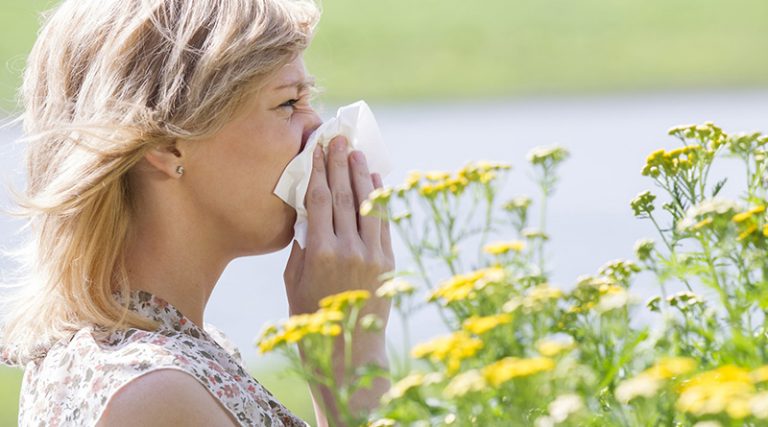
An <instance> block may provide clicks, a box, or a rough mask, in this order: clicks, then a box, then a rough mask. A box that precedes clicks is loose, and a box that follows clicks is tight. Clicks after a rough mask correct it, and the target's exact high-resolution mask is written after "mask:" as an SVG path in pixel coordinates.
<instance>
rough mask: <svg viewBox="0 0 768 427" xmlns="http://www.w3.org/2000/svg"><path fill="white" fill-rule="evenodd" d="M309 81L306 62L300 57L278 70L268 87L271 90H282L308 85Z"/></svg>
mask: <svg viewBox="0 0 768 427" xmlns="http://www.w3.org/2000/svg"><path fill="white" fill-rule="evenodd" d="M308 80H309V76H308V75H307V70H306V67H305V66H304V60H303V59H302V58H301V56H299V57H297V58H296V59H294V60H293V61H291V62H289V63H287V64H285V65H284V66H282V67H281V68H280V69H279V70H277V71H276V72H275V75H274V76H273V77H272V78H271V79H270V80H269V83H267V85H266V86H267V88H268V89H271V90H280V89H285V88H288V87H292V86H297V85H299V84H302V83H307V81H308Z"/></svg>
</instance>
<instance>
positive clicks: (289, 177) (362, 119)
mask: <svg viewBox="0 0 768 427" xmlns="http://www.w3.org/2000/svg"><path fill="white" fill-rule="evenodd" d="M339 135H343V136H345V137H346V138H347V141H348V142H349V152H352V150H358V151H362V152H363V154H365V158H366V160H367V161H368V169H369V171H370V172H371V173H378V174H379V175H381V177H382V178H384V177H385V176H386V175H387V174H389V172H390V171H391V170H392V165H391V162H390V160H389V153H388V152H387V149H386V147H385V146H384V142H383V141H382V139H381V133H380V132H379V126H378V124H376V119H375V118H374V117H373V112H371V109H370V108H368V104H366V103H365V101H357V102H355V103H354V104H350V105H346V106H344V107H341V108H339V110H338V111H337V112H336V117H334V118H331V119H330V120H328V121H327V122H325V123H323V124H322V125H320V127H318V128H317V129H316V130H315V131H314V132H313V133H312V134H311V135H310V136H309V138H308V140H307V145H306V146H305V147H304V150H303V151H302V152H301V153H299V155H298V156H296V157H295V158H294V159H293V160H291V162H290V163H288V166H286V168H285V170H284V171H283V174H282V175H281V176H280V180H279V181H278V182H277V186H276V187H275V191H274V193H275V195H277V196H278V197H280V198H281V199H283V201H285V203H288V204H289V205H290V206H292V207H293V208H294V209H296V224H295V225H294V226H293V229H294V239H295V240H296V241H297V242H298V243H299V246H301V247H302V248H304V247H305V246H306V240H307V208H306V205H305V204H304V197H305V196H306V194H307V187H308V186H309V177H310V174H311V172H312V153H314V151H315V146H316V145H317V144H320V146H322V147H323V151H324V152H325V153H326V154H327V152H328V144H329V143H330V142H331V139H333V138H335V137H337V136H339Z"/></svg>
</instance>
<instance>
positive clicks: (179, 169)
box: [176, 165, 184, 175]
mask: <svg viewBox="0 0 768 427" xmlns="http://www.w3.org/2000/svg"><path fill="white" fill-rule="evenodd" d="M176 173H177V174H179V175H184V166H181V165H179V166H178V167H177V168H176Z"/></svg>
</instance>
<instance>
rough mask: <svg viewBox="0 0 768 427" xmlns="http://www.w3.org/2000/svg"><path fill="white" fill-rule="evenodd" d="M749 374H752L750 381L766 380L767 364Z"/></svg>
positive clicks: (767, 374)
mask: <svg viewBox="0 0 768 427" xmlns="http://www.w3.org/2000/svg"><path fill="white" fill-rule="evenodd" d="M750 375H751V376H752V381H753V382H755V383H762V382H765V381H768V365H763V366H761V367H759V368H757V369H755V370H754V371H752V373H751V374H750Z"/></svg>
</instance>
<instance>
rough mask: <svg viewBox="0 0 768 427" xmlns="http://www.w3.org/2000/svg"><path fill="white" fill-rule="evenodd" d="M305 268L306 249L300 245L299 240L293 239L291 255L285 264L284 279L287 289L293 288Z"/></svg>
mask: <svg viewBox="0 0 768 427" xmlns="http://www.w3.org/2000/svg"><path fill="white" fill-rule="evenodd" d="M303 269H304V250H303V249H301V246H299V242H297V241H296V240H294V241H293V246H292V247H291V255H290V256H288V262H287V263H286V264H285V271H284V272H283V281H284V282H285V286H286V288H287V289H293V287H294V286H296V284H297V283H298V282H299V278H300V277H301V273H302V271H303Z"/></svg>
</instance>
